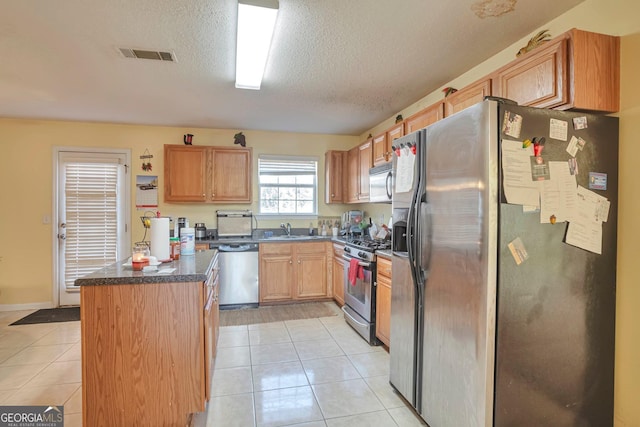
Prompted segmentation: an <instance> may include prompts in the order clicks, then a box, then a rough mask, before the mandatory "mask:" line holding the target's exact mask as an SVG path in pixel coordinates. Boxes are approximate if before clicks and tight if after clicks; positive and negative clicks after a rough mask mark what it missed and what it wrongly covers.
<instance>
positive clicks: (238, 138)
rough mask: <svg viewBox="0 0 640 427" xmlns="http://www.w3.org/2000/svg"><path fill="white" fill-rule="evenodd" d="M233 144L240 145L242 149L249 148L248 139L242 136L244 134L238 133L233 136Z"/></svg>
mask: <svg viewBox="0 0 640 427" xmlns="http://www.w3.org/2000/svg"><path fill="white" fill-rule="evenodd" d="M233 143H234V144H240V145H241V146H242V147H246V146H247V139H246V138H245V136H244V135H243V134H242V132H238V133H236V134H235V135H233Z"/></svg>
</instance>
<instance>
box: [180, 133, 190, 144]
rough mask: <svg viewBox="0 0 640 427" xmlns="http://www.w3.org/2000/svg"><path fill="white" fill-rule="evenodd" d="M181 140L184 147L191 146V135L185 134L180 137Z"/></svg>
mask: <svg viewBox="0 0 640 427" xmlns="http://www.w3.org/2000/svg"><path fill="white" fill-rule="evenodd" d="M182 140H183V141H184V145H193V134H190V133H188V134H186V135H184V136H183V137H182Z"/></svg>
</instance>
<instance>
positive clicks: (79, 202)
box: [54, 149, 131, 306]
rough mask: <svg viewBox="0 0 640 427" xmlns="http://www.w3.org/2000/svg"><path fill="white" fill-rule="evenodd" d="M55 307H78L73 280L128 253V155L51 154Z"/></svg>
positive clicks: (116, 153) (105, 153)
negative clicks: (54, 203) (54, 160)
mask: <svg viewBox="0 0 640 427" xmlns="http://www.w3.org/2000/svg"><path fill="white" fill-rule="evenodd" d="M56 155H57V163H56V170H55V174H56V177H55V182H56V188H55V194H56V195H57V196H56V201H57V208H56V209H55V210H54V212H56V214H55V215H56V221H55V223H56V224H57V225H58V228H57V233H56V238H57V245H56V246H55V250H54V270H55V271H56V274H55V277H56V288H57V301H58V305H60V306H65V305H79V304H80V289H79V288H78V287H76V286H75V284H74V282H75V280H76V279H77V278H79V277H82V276H84V275H86V274H89V273H91V272H93V271H95V270H98V269H100V268H103V267H105V266H107V265H109V264H112V263H114V262H116V261H118V260H120V259H123V258H124V257H125V256H126V255H127V254H128V253H129V242H130V241H131V239H130V237H129V227H128V224H127V218H129V217H130V213H129V212H130V197H129V191H128V189H129V188H130V181H131V180H130V178H129V175H128V173H127V166H126V165H127V164H128V163H129V162H128V158H129V153H128V152H124V151H120V152H116V151H112V152H109V151H108V150H105V151H104V152H98V151H84V152H80V151H71V150H65V149H59V150H56Z"/></svg>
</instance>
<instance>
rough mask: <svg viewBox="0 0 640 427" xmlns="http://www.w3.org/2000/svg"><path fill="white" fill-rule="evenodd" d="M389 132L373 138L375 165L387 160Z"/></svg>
mask: <svg viewBox="0 0 640 427" xmlns="http://www.w3.org/2000/svg"><path fill="white" fill-rule="evenodd" d="M388 145H389V144H388V141H387V133H386V132H385V133H382V134H380V135H378V136H376V137H374V138H373V165H374V166H377V165H380V164H382V163H385V162H386V161H387V151H388V150H387V146H388Z"/></svg>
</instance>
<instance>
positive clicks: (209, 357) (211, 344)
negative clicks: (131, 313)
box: [204, 255, 220, 400]
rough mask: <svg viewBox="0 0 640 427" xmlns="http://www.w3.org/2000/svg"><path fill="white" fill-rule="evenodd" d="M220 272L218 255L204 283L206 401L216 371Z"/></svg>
mask: <svg viewBox="0 0 640 427" xmlns="http://www.w3.org/2000/svg"><path fill="white" fill-rule="evenodd" d="M219 272H220V268H219V262H218V255H216V256H215V258H214V260H213V262H212V263H211V268H210V271H209V274H207V281H206V282H205V283H204V295H206V303H205V306H204V363H205V366H204V378H205V387H204V394H205V399H206V400H209V399H210V398H211V386H212V384H211V381H212V379H213V371H214V369H215V361H216V353H217V347H218V346H217V344H218V332H219V330H220V328H219V326H220V303H219V294H220V275H219Z"/></svg>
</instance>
